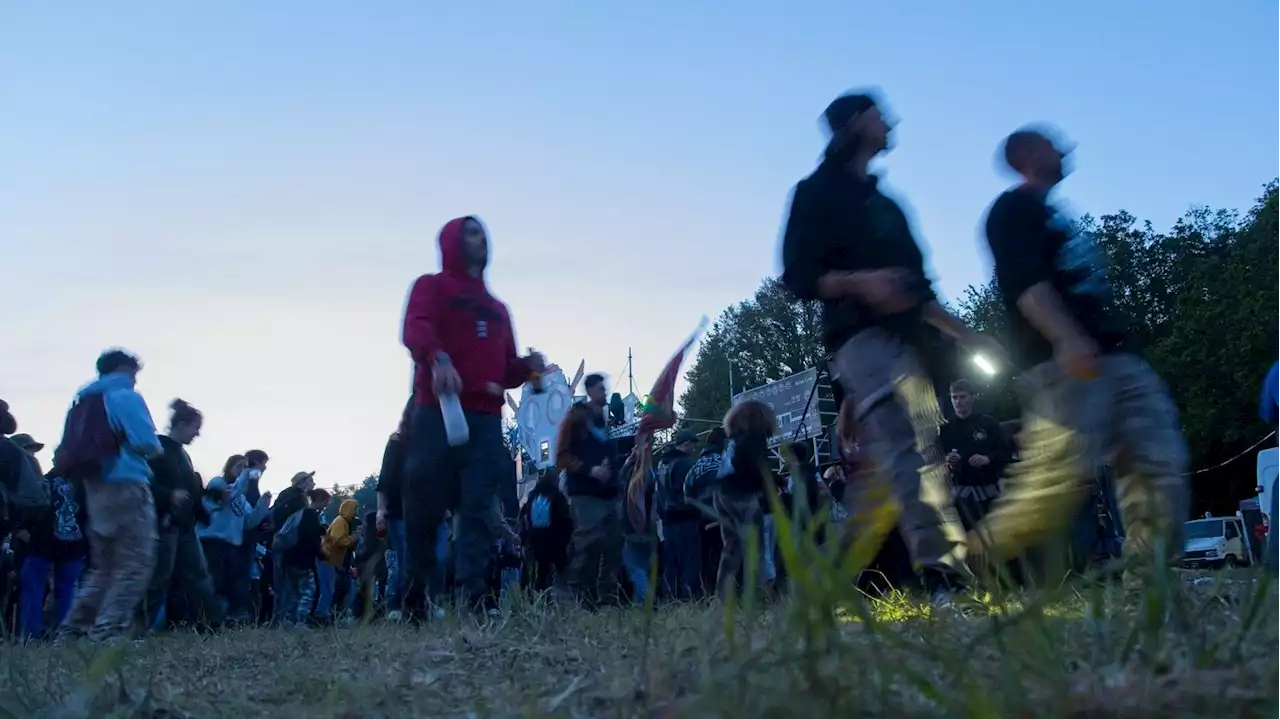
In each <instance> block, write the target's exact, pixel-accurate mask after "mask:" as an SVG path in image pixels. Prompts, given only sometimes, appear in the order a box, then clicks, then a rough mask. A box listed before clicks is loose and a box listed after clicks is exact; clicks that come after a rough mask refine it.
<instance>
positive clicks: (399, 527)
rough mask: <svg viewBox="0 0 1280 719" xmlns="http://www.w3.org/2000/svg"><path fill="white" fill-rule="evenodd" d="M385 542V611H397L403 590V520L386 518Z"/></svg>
mask: <svg viewBox="0 0 1280 719" xmlns="http://www.w3.org/2000/svg"><path fill="white" fill-rule="evenodd" d="M441 526H444V525H443V524H442V525H441ZM387 544H388V545H389V549H387V553H386V560H387V589H386V595H387V611H389V612H398V611H400V609H401V607H400V601H401V599H402V598H403V592H404V520H401V519H389V520H387Z"/></svg>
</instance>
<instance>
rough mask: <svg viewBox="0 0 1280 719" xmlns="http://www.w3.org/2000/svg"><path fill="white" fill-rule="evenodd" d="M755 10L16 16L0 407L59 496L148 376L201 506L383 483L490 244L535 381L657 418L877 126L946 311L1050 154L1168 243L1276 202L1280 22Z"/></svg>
mask: <svg viewBox="0 0 1280 719" xmlns="http://www.w3.org/2000/svg"><path fill="white" fill-rule="evenodd" d="M729 7H730V6H728V5H725V4H724V3H713V2H706V1H697V0H693V1H689V0H685V1H681V2H676V1H674V0H659V1H657V2H649V3H585V2H579V3H528V2H514V1H511V2H506V1H498V0H495V1H494V2H487V3H443V2H426V1H421V2H412V1H407V0H405V1H395V0H387V1H385V2H361V3H353V2H337V1H305V2H304V1H303V0H275V1H273V2H270V3H265V2H259V1H254V0H221V1H219V2H205V3H155V2H141V1H131V0H119V1H117V2H112V3H93V2H86V1H81V2H73V1H68V2H58V3H20V2H16V1H15V0H9V1H5V0H0V251H2V252H3V256H4V263H3V279H2V281H0V286H2V287H4V288H5V290H6V292H5V296H6V299H7V303H8V304H7V307H6V311H5V312H4V313H3V318H2V319H0V328H3V332H2V336H3V344H0V348H2V349H0V397H2V398H4V399H5V400H7V401H8V402H9V403H10V404H11V405H12V409H13V412H14V413H15V415H16V416H17V418H18V420H19V423H20V430H21V431H25V432H29V433H31V434H34V435H36V437H37V438H38V439H42V440H43V441H45V442H46V443H48V444H49V445H50V448H49V449H46V450H45V451H44V453H43V454H42V455H41V459H42V460H43V461H44V463H45V464H46V465H47V464H48V462H49V461H50V457H51V452H52V449H51V448H52V445H53V444H55V443H56V442H57V440H58V437H59V435H60V433H61V424H62V418H63V415H64V413H65V410H66V407H67V405H68V403H69V401H70V399H71V397H72V395H73V393H74V392H75V390H76V389H77V388H78V387H79V386H81V385H82V384H84V383H85V382H87V381H88V380H90V379H92V377H93V363H94V360H95V358H96V357H97V355H98V354H99V352H100V351H101V350H103V349H104V348H106V347H111V346H122V347H126V348H129V349H131V350H133V351H135V352H137V353H138V354H139V355H140V356H141V357H142V359H143V361H144V362H145V364H146V367H145V369H144V370H143V372H142V374H141V375H140V376H139V384H138V388H139V390H140V391H141V392H142V393H143V394H144V396H145V397H146V398H147V400H148V402H149V404H150V407H151V411H152V413H153V415H154V416H155V419H156V423H157V425H159V426H160V428H161V429H162V430H163V429H164V428H165V426H166V425H167V417H168V410H167V405H168V403H169V402H170V401H171V400H172V399H173V398H174V397H182V398H183V399H185V400H187V401H189V402H191V403H192V404H194V405H195V406H196V407H198V408H200V409H201V410H202V411H203V412H204V414H205V426H204V432H203V435H202V436H201V437H200V438H199V439H197V440H196V442H195V443H194V444H193V445H192V446H191V448H190V452H191V455H192V457H193V459H194V460H195V463H196V465H197V469H198V470H199V471H201V472H202V473H203V474H204V476H205V477H206V478H209V477H211V476H214V475H216V474H217V473H218V472H219V470H220V468H221V465H222V462H223V460H224V459H225V458H226V457H227V456H228V455H230V454H233V453H237V452H243V451H245V450H247V449H250V448H261V449H264V450H266V451H267V452H268V453H269V454H270V455H271V457H272V462H271V465H270V468H269V470H268V473H267V475H266V476H265V477H264V479H263V485H264V487H266V488H274V489H279V488H280V487H283V486H285V485H286V484H287V481H288V478H289V476H291V475H292V474H293V473H294V472H296V471H301V470H307V471H310V470H315V471H317V472H318V474H317V481H318V482H319V483H321V484H324V485H329V484H333V483H339V484H350V483H355V482H358V481H360V479H361V478H362V477H364V476H366V475H368V474H370V473H373V472H376V471H377V469H378V465H379V462H380V458H381V452H382V447H383V444H384V443H385V440H386V438H387V436H388V434H389V433H390V432H391V431H392V430H393V429H394V428H395V425H396V422H397V419H398V416H399V412H400V409H401V408H402V407H403V404H404V402H405V400H406V397H407V395H408V392H409V384H410V364H409V359H408V356H407V354H406V352H405V350H404V349H403V347H402V346H401V345H400V343H399V328H400V319H401V312H402V309H403V305H404V301H405V297H406V292H407V290H408V288H409V286H410V284H411V283H412V282H413V280H414V279H415V277H417V276H418V275H420V274H423V273H428V272H433V271H436V270H437V269H438V267H439V259H438V251H437V246H436V242H435V237H436V234H437V232H438V230H439V228H440V227H441V226H442V225H443V224H444V223H445V222H446V221H447V220H449V219H450V218H452V217H456V216H460V215H465V214H476V215H479V216H480V217H481V218H483V219H484V221H485V222H486V223H487V225H488V227H489V230H490V233H491V241H492V248H491V265H490V269H489V272H488V281H489V284H490V287H491V289H492V290H493V292H494V294H495V295H496V296H498V297H499V298H500V299H502V300H503V301H504V302H506V303H507V305H508V306H509V307H510V308H511V312H512V315H513V318H514V321H515V325H516V331H517V341H518V342H519V343H520V345H521V346H522V347H524V346H533V347H537V348H538V349H540V350H541V351H542V352H544V353H545V354H546V356H547V357H548V359H549V360H550V361H553V362H556V363H559V364H561V365H563V366H565V368H566V371H569V372H572V370H573V368H576V367H577V364H578V361H579V360H580V359H585V361H586V366H587V368H588V370H599V371H603V372H606V373H608V374H610V375H612V376H614V378H615V379H621V380H623V381H624V382H625V378H621V377H620V376H619V375H620V374H621V370H622V368H623V367H624V365H625V362H626V358H627V350H628V348H629V347H630V348H633V352H634V355H635V362H634V374H635V377H636V381H637V384H638V385H640V387H639V392H640V393H641V394H643V393H644V392H645V391H647V389H648V387H649V385H650V384H651V383H652V382H653V380H654V378H655V377H656V375H657V373H658V371H659V370H660V369H661V366H662V364H663V363H664V362H665V361H666V360H667V358H668V357H669V356H670V354H671V352H672V351H674V350H675V348H676V347H677V346H678V344H679V343H680V341H681V340H682V339H683V338H684V337H685V336H687V335H688V333H689V332H690V331H692V330H693V329H694V327H695V326H696V325H697V323H698V319H699V317H700V316H702V315H704V314H705V315H708V316H711V317H713V318H714V317H715V316H716V315H717V314H718V313H719V312H720V311H721V310H723V309H724V308H725V307H726V306H728V305H730V304H732V303H735V302H738V301H740V300H742V299H744V298H746V297H748V296H750V295H751V293H752V292H753V291H754V289H755V287H756V286H757V285H758V284H759V282H760V280H761V279H762V278H763V277H765V276H768V275H771V274H776V273H777V272H778V271H779V269H780V268H779V259H778V241H779V232H780V229H781V226H782V223H783V220H784V216H785V212H786V207H787V203H788V198H789V192H790V189H791V187H792V186H793V185H794V184H795V183H796V182H797V181H798V180H799V179H800V178H802V177H803V176H804V175H806V174H808V173H809V172H811V171H812V169H813V167H814V165H815V162H816V159H817V157H818V155H819V153H820V152H821V149H822V147H823V145H824V142H825V137H824V135H823V133H822V131H821V128H820V126H819V122H818V120H819V117H820V115H821V112H822V110H823V108H824V107H825V106H826V105H827V103H828V102H830V101H831V100H832V99H833V98H834V97H836V96H837V95H838V94H840V93H842V92H845V91H847V90H849V89H856V88H863V87H875V88H878V89H879V90H880V91H881V92H882V93H883V97H884V99H885V100H886V103H887V106H888V108H889V109H890V111H891V113H892V114H893V116H895V117H896V118H897V119H898V121H899V124H898V126H897V128H896V130H895V140H896V147H895V148H894V150H893V151H892V152H891V153H889V154H888V155H887V156H886V157H885V158H884V159H883V162H882V163H880V166H879V170H880V172H882V173H883V174H882V176H883V180H884V183H885V187H886V188H887V189H888V190H889V191H891V192H892V193H893V194H894V196H895V197H896V198H897V199H899V200H900V201H901V202H902V203H903V206H904V208H906V209H907V210H908V213H909V215H910V216H911V217H912V219H913V222H914V226H915V230H916V231H917V233H918V237H919V239H920V242H921V243H922V245H923V246H924V247H925V248H926V249H927V250H928V252H929V257H930V263H931V266H932V269H933V272H934V275H935V277H936V278H937V280H938V288H939V290H940V293H941V294H942V295H943V296H944V297H945V298H947V299H951V300H955V299H958V298H960V297H961V296H962V295H963V291H964V289H965V287H967V286H968V285H970V284H976V283H980V282H982V281H983V280H984V279H985V278H986V276H987V275H988V273H989V268H990V262H989V258H988V256H987V252H986V250H985V249H983V248H982V247H981V246H980V244H979V243H980V239H981V238H980V237H979V236H978V233H977V229H978V226H979V222H980V220H981V218H982V214H983V212H984V210H985V208H986V207H987V205H988V204H989V203H990V202H991V201H992V200H993V199H994V198H995V196H996V195H998V194H999V192H1000V191H1001V190H1002V189H1003V188H1004V187H1005V186H1006V185H1007V184H1008V183H1009V182H1010V179H1009V178H1008V176H1006V175H1004V174H1003V173H1001V172H1000V171H999V169H998V168H997V166H996V164H995V162H994V157H995V150H996V147H997V145H998V143H999V141H1000V140H1001V138H1002V137H1003V136H1004V135H1006V134H1007V133H1008V132H1009V131H1011V130H1013V129H1015V128H1017V127H1018V126H1020V125H1023V124H1025V123H1028V122H1036V121H1049V122H1052V123H1054V124H1056V125H1057V126H1059V127H1061V128H1062V129H1063V131H1064V132H1065V133H1066V134H1067V135H1068V136H1070V137H1071V139H1072V140H1074V141H1075V142H1076V143H1077V151H1076V158H1075V160H1076V162H1075V165H1076V172H1075V174H1074V175H1072V176H1071V177H1070V178H1068V180H1067V181H1066V182H1065V183H1064V184H1063V186H1062V194H1063V196H1064V197H1065V198H1067V199H1068V200H1069V206H1070V207H1071V209H1072V211H1075V212H1091V213H1094V214H1102V213H1106V212H1112V211H1115V210H1117V209H1120V208H1125V209H1127V210H1129V211H1130V212H1132V213H1133V214H1135V215H1137V216H1138V217H1140V218H1144V219H1150V220H1151V221H1153V222H1154V223H1155V226H1156V227H1157V229H1161V228H1165V227H1168V226H1169V225H1170V224H1172V222H1173V221H1174V220H1175V219H1176V218H1177V217H1178V216H1180V215H1181V214H1183V213H1184V212H1186V211H1187V210H1188V209H1190V208H1191V207H1192V206H1193V205H1201V204H1202V205H1208V206H1211V207H1215V208H1216V207H1228V208H1241V209H1247V208H1248V207H1249V206H1250V204H1251V203H1252V200H1253V198H1255V197H1256V196H1257V195H1259V194H1260V191H1261V187H1262V185H1263V183H1265V182H1267V181H1269V180H1270V179H1272V178H1273V177H1275V176H1276V175H1277V164H1278V163H1277V157H1278V155H1280V145H1278V143H1277V127H1278V125H1280V118H1278V117H1277V94H1276V93H1277V87H1278V85H1280V80H1278V77H1277V69H1276V68H1277V62H1276V60H1277V32H1276V29H1277V26H1278V23H1280V18H1278V17H1277V6H1276V3H1274V2H1265V3H1264V2H1255V1H1253V0H1240V1H1239V2H1230V3H1205V2H1202V1H1198V0H1197V1H1192V0H1167V1H1166V2H1162V3H1159V4H1158V6H1157V5H1153V4H1151V3H1142V2H1137V1H1136V0H1123V1H1121V2H1115V1H1114V0H1108V1H1102V0H1080V1H1079V2H1074V3H1070V4H1069V5H1062V4H1052V3H1013V2H995V1H994V0H972V1H970V2H965V3H944V2H940V1H933V0H930V1H927V2H921V3H883V2H881V3H868V2H848V1H845V2H834V1H831V2H827V1H822V0H814V1H812V2H805V3H767V2H760V1H759V0H743V1H742V2H739V3H734V4H733V5H732V9H731V10H729V9H728V8H729ZM1067 7H1069V12H1066V11H1064V10H1063V8H1067ZM624 393H625V388H624Z"/></svg>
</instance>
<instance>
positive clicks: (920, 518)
mask: <svg viewBox="0 0 1280 719" xmlns="http://www.w3.org/2000/svg"><path fill="white" fill-rule="evenodd" d="M832 366H833V374H835V375H836V378H837V379H838V381H839V382H840V384H841V387H842V388H843V389H844V391H845V395H846V396H848V397H849V398H850V399H852V400H853V401H854V402H855V403H856V404H855V416H856V417H857V420H858V427H859V429H860V431H861V446H862V451H863V453H864V454H865V455H866V456H867V459H868V461H869V462H870V463H871V464H872V465H874V466H875V467H876V469H877V470H878V471H877V472H876V481H873V482H867V483H862V484H864V486H863V487H859V488H857V490H856V493H855V496H854V497H853V501H854V507H855V509H856V511H855V512H853V513H852V514H853V516H852V517H851V518H850V521H849V523H848V529H849V530H850V531H851V532H852V534H853V535H854V536H857V535H858V533H859V532H860V531H866V530H867V529H868V528H869V526H871V525H873V524H875V522H876V519H877V517H878V512H879V510H880V508H881V507H883V506H884V502H885V500H887V497H883V496H876V492H880V493H881V494H882V495H883V493H884V492H885V490H887V491H888V493H891V494H892V496H893V498H894V499H896V500H897V503H898V505H899V507H900V508H901V515H900V517H899V522H900V527H901V530H902V533H903V535H904V538H905V539H906V541H907V546H908V548H909V549H910V550H911V555H912V558H913V559H914V561H915V563H916V564H917V565H919V566H922V567H925V568H930V569H931V570H933V571H935V572H940V573H943V574H951V573H955V572H960V571H963V567H964V555H965V537H964V529H963V527H962V526H961V524H960V518H959V517H958V516H957V515H956V511H955V509H954V508H953V507H952V506H951V498H950V493H949V492H948V490H947V485H946V477H945V469H944V467H943V465H942V461H941V460H942V457H941V453H940V452H939V450H938V442H937V440H938V426H939V424H940V423H941V421H942V412H941V410H940V409H939V408H938V399H937V396H936V395H935V394H934V389H933V385H932V383H931V382H930V381H929V379H928V378H927V377H926V376H925V374H924V371H923V369H922V368H921V367H920V364H919V362H918V361H917V360H916V357H915V355H914V353H913V352H912V351H911V350H909V349H908V348H906V347H904V346H903V345H902V344H901V343H900V342H899V341H898V340H897V339H895V338H894V337H892V336H891V335H889V334H888V333H886V332H884V331H883V330H880V329H878V328H875V329H869V330H864V331H863V332H860V333H858V334H857V335H855V336H854V337H853V338H852V339H850V340H849V341H848V342H846V343H845V344H844V345H843V346H842V347H841V348H840V349H839V351H838V352H836V356H835V359H834V360H833V362H832ZM886 485H887V486H886ZM851 489H853V487H851Z"/></svg>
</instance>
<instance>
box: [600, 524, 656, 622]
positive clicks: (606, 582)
mask: <svg viewBox="0 0 1280 719" xmlns="http://www.w3.org/2000/svg"><path fill="white" fill-rule="evenodd" d="M601 511H602V512H603V515H602V516H601V523H600V525H599V526H600V537H601V543H600V573H599V574H597V575H596V589H595V592H596V596H598V597H600V601H601V603H602V604H604V605H605V606H611V605H614V604H617V603H618V601H619V598H618V589H619V587H618V572H619V571H620V570H621V569H622V547H623V545H624V544H625V543H626V542H625V540H624V539H623V533H622V505H621V504H619V502H618V501H617V500H614V499H610V500H606V501H605V502H604V503H603V504H602V505H601ZM646 566H647V565H646Z"/></svg>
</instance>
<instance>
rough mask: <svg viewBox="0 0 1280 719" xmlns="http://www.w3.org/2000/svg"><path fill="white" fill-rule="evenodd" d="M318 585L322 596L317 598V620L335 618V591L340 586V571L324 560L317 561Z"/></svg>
mask: <svg viewBox="0 0 1280 719" xmlns="http://www.w3.org/2000/svg"><path fill="white" fill-rule="evenodd" d="M316 584H317V585H319V586H318V589H319V594H320V596H319V597H317V598H316V613H315V617H316V619H318V620H320V621H322V622H323V621H327V620H329V619H332V618H333V590H334V588H335V587H337V584H338V569H337V568H336V567H334V566H332V565H330V564H329V563H328V562H326V561H324V560H323V559H317V560H316Z"/></svg>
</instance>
